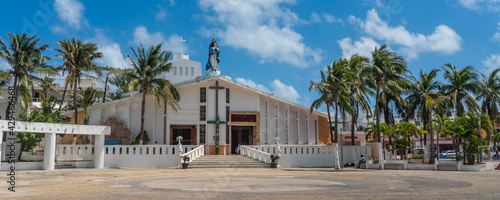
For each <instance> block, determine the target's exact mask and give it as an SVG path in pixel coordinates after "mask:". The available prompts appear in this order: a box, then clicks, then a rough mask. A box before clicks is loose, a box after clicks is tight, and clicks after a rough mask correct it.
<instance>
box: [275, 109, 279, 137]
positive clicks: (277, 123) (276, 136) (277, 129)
mask: <svg viewBox="0 0 500 200" xmlns="http://www.w3.org/2000/svg"><path fill="white" fill-rule="evenodd" d="M275 117H276V137H278V131H279V130H278V105H276V116H275Z"/></svg>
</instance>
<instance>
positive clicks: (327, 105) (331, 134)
mask: <svg viewBox="0 0 500 200" xmlns="http://www.w3.org/2000/svg"><path fill="white" fill-rule="evenodd" d="M326 111H327V112H328V126H329V127H330V137H331V138H332V146H335V145H334V142H333V141H334V138H333V130H332V118H331V117H330V103H329V102H327V103H326Z"/></svg>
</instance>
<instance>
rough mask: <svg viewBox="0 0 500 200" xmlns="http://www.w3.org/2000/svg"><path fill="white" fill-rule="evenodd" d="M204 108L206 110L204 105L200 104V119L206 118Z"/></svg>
mask: <svg viewBox="0 0 500 200" xmlns="http://www.w3.org/2000/svg"><path fill="white" fill-rule="evenodd" d="M206 110H207V107H206V106H200V121H205V120H207V118H206Z"/></svg>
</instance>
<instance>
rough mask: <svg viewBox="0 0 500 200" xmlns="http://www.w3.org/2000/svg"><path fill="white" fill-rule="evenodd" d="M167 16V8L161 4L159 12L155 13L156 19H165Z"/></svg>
mask: <svg viewBox="0 0 500 200" xmlns="http://www.w3.org/2000/svg"><path fill="white" fill-rule="evenodd" d="M166 17H167V11H166V10H165V8H163V7H161V5H158V12H157V13H156V14H155V19H156V21H161V20H164V19H165V18H166Z"/></svg>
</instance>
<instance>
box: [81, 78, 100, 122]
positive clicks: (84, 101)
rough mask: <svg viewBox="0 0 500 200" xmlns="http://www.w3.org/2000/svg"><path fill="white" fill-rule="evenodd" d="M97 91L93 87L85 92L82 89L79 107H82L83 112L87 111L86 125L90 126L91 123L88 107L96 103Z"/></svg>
mask: <svg viewBox="0 0 500 200" xmlns="http://www.w3.org/2000/svg"><path fill="white" fill-rule="evenodd" d="M96 91H97V90H96V89H94V88H93V87H88V88H87V89H85V90H83V89H82V88H81V87H80V94H81V99H80V101H79V105H78V107H82V108H83V110H84V111H85V116H84V118H85V119H84V122H83V123H84V124H88V122H89V113H88V107H89V106H91V105H94V103H95V101H96V100H95V93H96Z"/></svg>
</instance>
